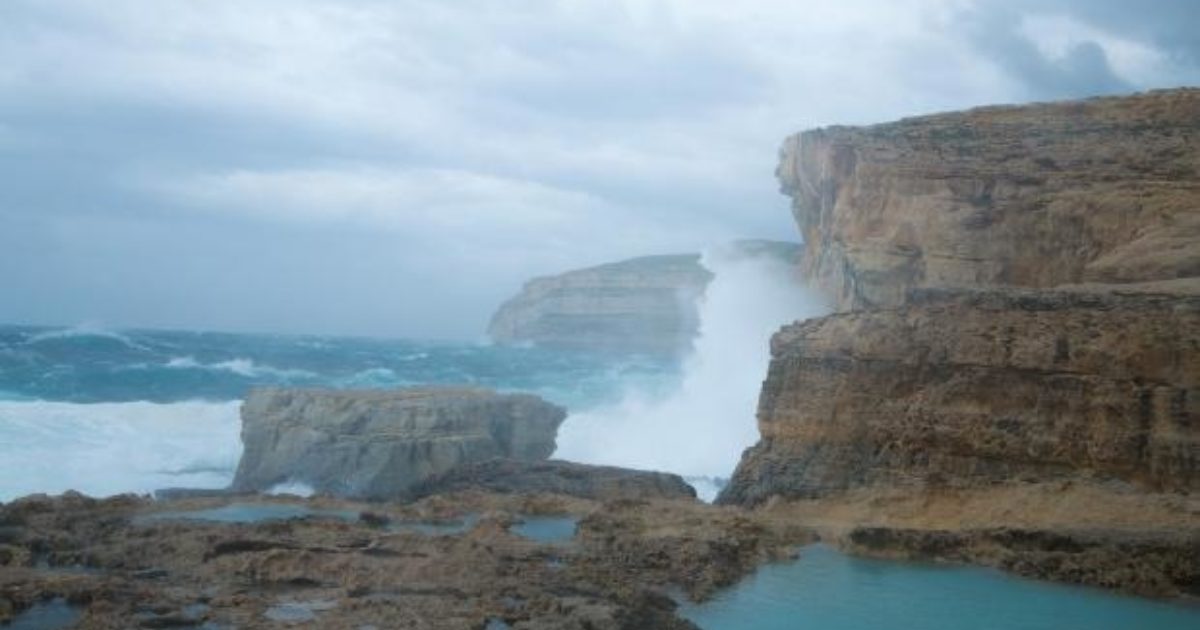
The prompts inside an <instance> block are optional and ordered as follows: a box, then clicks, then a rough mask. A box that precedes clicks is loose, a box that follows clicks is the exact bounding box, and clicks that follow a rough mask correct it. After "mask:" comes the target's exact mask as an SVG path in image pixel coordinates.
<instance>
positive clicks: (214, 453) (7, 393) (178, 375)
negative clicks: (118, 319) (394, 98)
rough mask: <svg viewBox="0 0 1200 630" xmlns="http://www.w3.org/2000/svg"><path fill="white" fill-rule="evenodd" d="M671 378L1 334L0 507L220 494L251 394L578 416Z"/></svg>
mask: <svg viewBox="0 0 1200 630" xmlns="http://www.w3.org/2000/svg"><path fill="white" fill-rule="evenodd" d="M678 379H679V366H678V365H676V364H674V363H672V362H669V361H665V360H662V359H655V358H651V357H636V356H634V357H630V356H605V355H598V354H590V353H576V352H561V351H551V350H544V349H537V348H521V347H499V346H491V345H486V344H474V343H455V342H436V341H413V340H381V339H361V338H337V337H314V336H303V337H302V336H280V335H245V334H228V333H211V332H180V331H125V330H122V331H111V330H105V329H99V328H93V327H76V328H33V327H20V326H0V501H5V500H9V499H12V498H14V497H17V496H22V495H25V494H30V493H34V492H49V493H57V492H62V491H65V490H69V489H74V490H78V491H81V492H85V493H88V494H93V495H108V494H115V493H120V492H149V491H151V490H154V489H156V488H162V487H171V486H179V487H222V486H224V485H226V484H227V483H228V482H229V481H230V479H231V478H232V474H233V470H234V469H235V468H236V466H237V460H238V458H239V457H240V456H241V441H240V439H239V436H238V434H239V431H240V428H241V422H240V420H239V417H238V408H239V405H240V401H241V399H242V398H243V397H244V396H245V394H246V392H247V391H248V390H250V389H251V388H253V387H256V386H266V385H288V386H306V387H318V386H319V387H334V388H351V389H359V388H384V387H397V386H407V385H421V384H453V385H476V386H483V387H491V388H495V389H499V390H502V391H526V392H531V393H535V394H539V395H541V396H543V397H545V398H547V399H548V400H551V401H553V402H555V403H558V404H561V405H564V406H566V407H567V408H568V409H569V410H571V411H572V412H578V411H581V410H587V409H593V408H597V407H603V406H605V405H609V404H612V403H614V402H616V401H617V400H618V399H620V398H621V397H622V396H623V395H625V394H626V393H627V392H628V391H630V390H631V389H633V390H638V391H643V392H646V393H647V394H646V395H649V396H654V395H657V394H656V393H662V392H666V391H669V390H670V389H672V388H673V387H674V384H675V383H676V382H677V381H678Z"/></svg>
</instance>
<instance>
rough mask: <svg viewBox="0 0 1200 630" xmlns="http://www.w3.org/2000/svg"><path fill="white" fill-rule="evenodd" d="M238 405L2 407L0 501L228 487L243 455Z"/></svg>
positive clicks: (28, 404) (0, 403) (31, 404)
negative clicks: (69, 492)
mask: <svg viewBox="0 0 1200 630" xmlns="http://www.w3.org/2000/svg"><path fill="white" fill-rule="evenodd" d="M238 405H239V403H238V402H237V401H231V402H199V401H186V402H177V403H166V404H161V403H150V402H122V403H91V404H79V403H68V402H47V401H40V400H36V401H0V445H2V446H0V501H9V500H11V499H13V498H16V497H19V496H22V495H25V494H31V493H34V492H47V493H59V492H63V491H66V490H77V491H80V492H83V493H85V494H90V495H95V496H105V495H110V494H117V493H121V492H150V491H152V490H154V489H156V488H164V487H170V486H179V487H201V488H220V487H224V486H226V485H228V483H229V481H230V480H231V479H232V477H233V470H234V468H235V467H236V466H237V460H238V457H239V456H240V455H241V442H240V440H239V439H238V431H239V430H240V426H241V425H240V422H239V419H238Z"/></svg>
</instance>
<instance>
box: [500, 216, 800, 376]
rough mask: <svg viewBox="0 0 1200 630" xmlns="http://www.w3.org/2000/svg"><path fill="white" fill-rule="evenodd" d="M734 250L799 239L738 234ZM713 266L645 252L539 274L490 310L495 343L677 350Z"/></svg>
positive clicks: (789, 249) (691, 331)
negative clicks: (750, 237) (740, 238)
mask: <svg viewBox="0 0 1200 630" xmlns="http://www.w3.org/2000/svg"><path fill="white" fill-rule="evenodd" d="M729 248H730V250H731V253H732V254H733V255H740V256H748V257H760V256H761V257H771V258H777V259H783V260H788V261H791V260H796V259H798V258H799V255H800V251H801V248H800V246H799V245H797V244H795V243H785V242H777V241H762V240H746V241H735V242H734V243H731V244H730V246H729ZM711 280H712V273H710V272H709V271H708V270H707V269H705V268H704V267H703V266H702V265H701V264H700V255H699V254H678V255H664V256H645V257H642V258H633V259H630V260H624V261H620V262H615V263H609V264H605V265H599V266H596V267H588V268H586V269H576V270H574V271H568V272H566V273H562V274H559V275H554V276H545V277H541V278H535V279H533V280H530V281H529V282H527V283H526V284H525V286H524V288H522V290H521V292H520V293H518V294H517V295H516V296H514V297H512V298H511V299H509V300H508V301H507V302H505V303H504V304H502V305H501V306H500V308H499V309H498V310H497V311H496V313H495V314H494V315H493V316H492V320H491V323H490V324H489V326H488V336H489V337H491V339H492V340H494V341H496V342H498V343H533V344H536V345H540V346H547V347H555V348H572V349H584V350H601V351H609V352H640V353H646V354H657V355H679V354H681V353H683V352H686V351H687V350H688V349H689V348H690V347H691V343H692V340H693V338H694V337H695V336H696V333H697V331H698V327H699V323H700V322H699V315H698V312H697V299H698V298H699V297H700V296H701V295H703V293H704V290H705V288H706V287H707V286H708V283H709V281H711Z"/></svg>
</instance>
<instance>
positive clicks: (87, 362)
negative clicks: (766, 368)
mask: <svg viewBox="0 0 1200 630" xmlns="http://www.w3.org/2000/svg"><path fill="white" fill-rule="evenodd" d="M676 372H677V366H676V365H674V364H672V363H670V362H667V361H664V360H662V359H655V358H651V357H639V356H632V357H631V356H606V355H602V354H595V353H584V352H566V351H557V350H547V349H539V348H523V347H501V346H491V345H485V344H473V343H462V342H459V343H453V342H430V341H411V340H387V339H361V338H341V337H299V336H280V335H240V334H229V333H211V332H179V331H119V332H118V331H106V330H99V329H89V328H70V329H49V328H29V327H18V326H0V398H4V397H6V398H8V399H10V400H11V399H16V400H21V399H26V400H28V399H36V400H44V401H64V402H76V403H92V402H129V401H151V402H160V403H161V402H176V401H182V400H209V401H222V400H236V399H240V398H242V397H243V396H245V393H246V391H247V390H248V389H250V388H251V387H254V386H261V385H296V386H325V387H340V388H378V387H397V386H405V385H419V384H454V385H462V384H467V385H478V386H483V387H491V388H496V389H501V390H519V391H527V392H533V393H537V394H541V395H543V396H544V397H546V398H548V399H550V400H552V401H554V402H558V403H560V404H564V405H569V406H572V407H578V406H590V405H594V404H598V403H601V402H607V401H612V400H615V398H616V397H617V396H618V395H619V394H620V392H621V391H622V388H623V387H624V385H625V384H627V383H629V382H637V383H640V384H642V385H644V386H646V387H647V388H649V389H654V388H656V387H658V388H662V387H667V386H670V385H671V384H672V383H673V379H674V378H675V376H676Z"/></svg>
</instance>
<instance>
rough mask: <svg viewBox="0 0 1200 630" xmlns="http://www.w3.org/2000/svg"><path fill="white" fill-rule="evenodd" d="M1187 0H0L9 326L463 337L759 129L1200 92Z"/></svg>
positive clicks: (674, 212)
mask: <svg viewBox="0 0 1200 630" xmlns="http://www.w3.org/2000/svg"><path fill="white" fill-rule="evenodd" d="M1197 25H1200V2H1192V1H1191V0H1180V1H1166V0H1161V1H1154V0H1140V1H1133V0H1130V1H1127V2H1119V1H1116V0H1041V1H1034V0H1009V1H1001V0H976V1H972V0H919V1H918V0H838V1H836V2H802V1H798V0H790V1H778V2H767V1H762V0H739V1H738V2H729V1H728V0H624V1H618V0H605V1H590V0H570V1H560V2H556V1H552V0H546V1H537V2H535V1H527V0H507V1H505V2H495V1H483V0H460V1H454V2H448V1H444V0H430V1H411V0H391V1H386V2H385V1H378V2H376V1H371V0H357V1H343V2H335V1H331V0H330V1H327V0H312V1H306V0H258V1H256V2H245V1H242V0H170V1H162V0H69V1H68V0H0V322H9V323H26V324H51V325H76V324H88V325H92V326H107V327H113V328H120V327H154V328H181V329H202V330H233V331H254V332H281V333H313V334H348V335H368V336H379V337H424V338H454V339H477V338H480V337H481V336H482V332H483V329H484V327H485V325H486V322H487V319H488V317H489V316H490V314H491V312H492V311H493V310H494V308H495V307H496V306H497V305H498V304H499V302H501V301H502V300H503V299H504V298H506V297H507V296H509V295H511V294H512V293H514V292H515V291H517V290H518V289H519V288H520V286H521V284H522V283H523V282H524V281H525V280H527V279H528V278H530V277H532V276H535V275H542V274H547V273H555V272H558V271H562V270H566V269H569V268H573V267H579V266H584V265H590V264H597V263H601V262H605V261H611V260H616V259H620V258H625V257H630V256H636V255H643V254H652V253H667V252H687V251H700V250H702V249H704V248H706V247H709V246H711V245H714V244H717V243H721V242H724V241H727V240H730V239H734V238H744V237H755V238H773V239H784V240H796V239H798V234H797V232H796V230H795V228H794V226H793V225H792V223H791V219H790V215H789V213H788V202H787V200H786V199H785V198H784V197H782V196H780V195H779V194H778V184H777V183H776V182H775V181H774V177H773V170H774V167H775V162H776V159H777V151H778V147H779V145H780V142H781V141H782V140H783V138H784V137H785V136H787V135H788V134H791V133H794V132H796V131H799V130H802V129H806V128H812V127H817V126H823V125H830V124H869V123H875V122H884V121H888V120H892V119H896V118H899V117H903V116H909V115H915V114H921V113H930V112H936V111H945V110H952V109H961V108H965V107H971V106H977V105H985V104H994V103H1019V102H1026V101H1033V100H1052V99H1062V98H1075V97H1083V96H1092V95H1101V94H1113V93H1126V92H1132V91H1138V90H1144V89H1150V88H1158V87H1174V86H1180V85H1197V84H1200V35H1198V32H1200V30H1198V29H1197V28H1196V26H1197Z"/></svg>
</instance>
